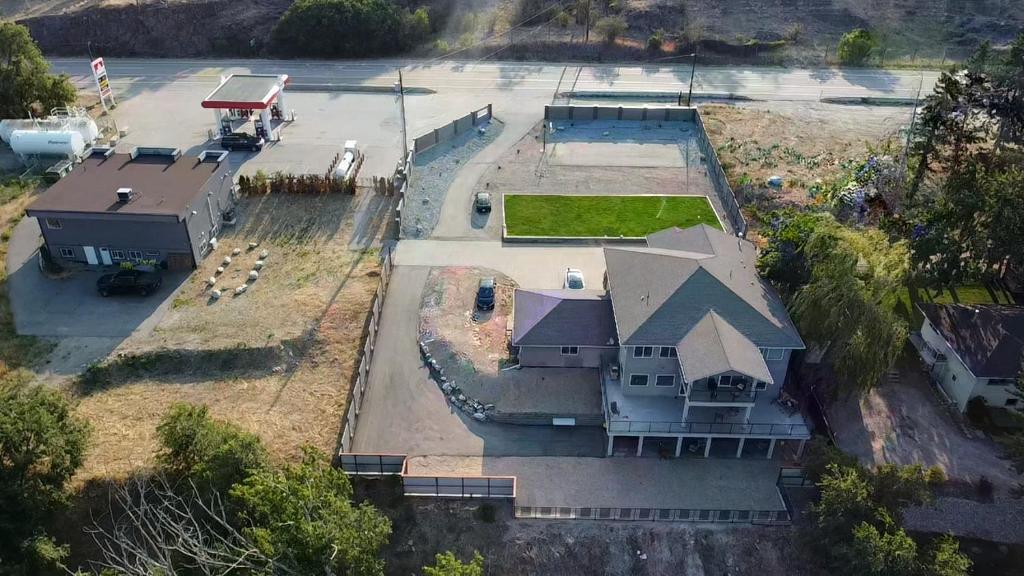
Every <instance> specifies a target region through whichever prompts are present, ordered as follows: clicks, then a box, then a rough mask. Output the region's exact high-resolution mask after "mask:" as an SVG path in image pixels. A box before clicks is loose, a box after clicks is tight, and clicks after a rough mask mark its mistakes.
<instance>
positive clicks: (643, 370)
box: [619, 346, 682, 396]
mask: <svg viewBox="0 0 1024 576" xmlns="http://www.w3.org/2000/svg"><path fill="white" fill-rule="evenodd" d="M619 364H620V365H621V367H622V393H623V394H626V395H633V396H677V395H678V394H679V383H680V380H682V378H681V377H680V375H679V359H678V358H661V357H660V356H659V355H658V347H657V346H655V347H654V356H653V357H651V358H633V347H632V346H623V347H622V349H621V351H620V352H619ZM633 374H647V386H630V385H629V380H630V376H631V375H633ZM659 374H661V375H664V374H673V375H675V377H676V379H675V385H674V386H672V387H671V388H669V387H667V386H666V387H661V386H655V385H654V381H655V376H657V375H659Z"/></svg>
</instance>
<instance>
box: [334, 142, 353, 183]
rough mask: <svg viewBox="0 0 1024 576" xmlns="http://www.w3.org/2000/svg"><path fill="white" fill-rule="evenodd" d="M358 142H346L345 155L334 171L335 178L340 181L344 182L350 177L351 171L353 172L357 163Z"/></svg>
mask: <svg viewBox="0 0 1024 576" xmlns="http://www.w3.org/2000/svg"><path fill="white" fill-rule="evenodd" d="M356 154H358V152H356V141H355V140H346V141H345V153H344V154H342V156H341V161H340V162H338V167H337V168H335V169H334V177H335V178H336V179H338V180H344V179H346V178H348V177H349V171H351V170H352V166H353V165H354V164H355V163H356Z"/></svg>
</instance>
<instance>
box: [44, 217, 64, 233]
mask: <svg viewBox="0 0 1024 576" xmlns="http://www.w3.org/2000/svg"><path fill="white" fill-rule="evenodd" d="M46 227H47V228H49V229H51V230H60V229H61V228H63V227H64V223H63V222H61V221H60V218H47V219H46Z"/></svg>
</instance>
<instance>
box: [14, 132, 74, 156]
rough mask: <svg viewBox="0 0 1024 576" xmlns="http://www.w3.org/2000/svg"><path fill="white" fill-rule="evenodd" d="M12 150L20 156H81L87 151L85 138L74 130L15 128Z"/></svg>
mask: <svg viewBox="0 0 1024 576" xmlns="http://www.w3.org/2000/svg"><path fill="white" fill-rule="evenodd" d="M11 150H13V151H14V153H15V154H17V155H19V156H64V157H79V156H81V155H82V154H83V153H84V152H85V140H83V139H82V135H81V134H80V133H78V132H75V131H74V130H61V131H46V130H15V131H14V132H11Z"/></svg>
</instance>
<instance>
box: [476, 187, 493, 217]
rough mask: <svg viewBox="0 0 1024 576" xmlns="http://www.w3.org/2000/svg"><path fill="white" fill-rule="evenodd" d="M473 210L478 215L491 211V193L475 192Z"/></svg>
mask: <svg viewBox="0 0 1024 576" xmlns="http://www.w3.org/2000/svg"><path fill="white" fill-rule="evenodd" d="M473 208H475V209H476V211H477V212H479V213H480V214H486V213H488V212H490V211H491V193H490V192H477V193H476V200H474V201H473Z"/></svg>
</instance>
